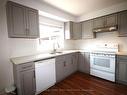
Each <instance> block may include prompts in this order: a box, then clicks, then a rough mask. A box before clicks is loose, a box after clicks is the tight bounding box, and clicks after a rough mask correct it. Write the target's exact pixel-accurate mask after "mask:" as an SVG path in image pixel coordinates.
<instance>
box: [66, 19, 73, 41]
mask: <svg viewBox="0 0 127 95" xmlns="http://www.w3.org/2000/svg"><path fill="white" fill-rule="evenodd" d="M72 34H73V22H72V21H69V22H65V23H64V35H65V37H64V38H65V39H66V40H70V39H73V35H72Z"/></svg>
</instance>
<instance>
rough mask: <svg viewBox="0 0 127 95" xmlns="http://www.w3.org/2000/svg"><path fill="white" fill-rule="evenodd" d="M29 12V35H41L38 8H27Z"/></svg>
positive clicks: (34, 36)
mask: <svg viewBox="0 0 127 95" xmlns="http://www.w3.org/2000/svg"><path fill="white" fill-rule="evenodd" d="M27 13H28V26H27V27H28V35H29V37H33V38H36V37H39V22H38V19H39V18H38V12H37V10H34V9H30V8H27Z"/></svg>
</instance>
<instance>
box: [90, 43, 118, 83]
mask: <svg viewBox="0 0 127 95" xmlns="http://www.w3.org/2000/svg"><path fill="white" fill-rule="evenodd" d="M116 52H118V44H113V43H101V44H100V45H97V46H96V50H95V51H93V52H91V54H90V74H91V75H94V76H97V77H100V78H103V79H106V80H110V81H113V82H114V81H115V63H116V62H115V60H116V58H115V57H116V56H115V54H116Z"/></svg>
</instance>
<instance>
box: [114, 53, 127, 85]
mask: <svg viewBox="0 0 127 95" xmlns="http://www.w3.org/2000/svg"><path fill="white" fill-rule="evenodd" d="M116 81H117V82H118V83H122V84H126V85H127V56H119V55H118V56H117V66H116Z"/></svg>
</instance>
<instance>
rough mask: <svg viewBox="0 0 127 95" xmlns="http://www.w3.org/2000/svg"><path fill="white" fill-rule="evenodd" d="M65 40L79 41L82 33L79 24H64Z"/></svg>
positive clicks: (70, 22)
mask: <svg viewBox="0 0 127 95" xmlns="http://www.w3.org/2000/svg"><path fill="white" fill-rule="evenodd" d="M64 25H65V29H64V33H65V39H66V40H77V39H81V36H82V33H81V23H78V22H72V21H69V22H65V24H64Z"/></svg>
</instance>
